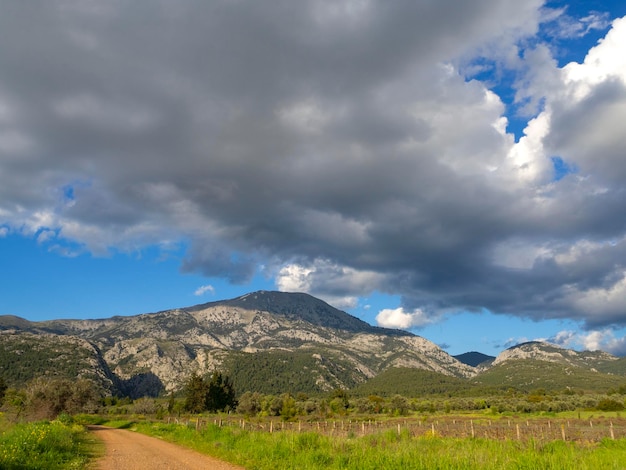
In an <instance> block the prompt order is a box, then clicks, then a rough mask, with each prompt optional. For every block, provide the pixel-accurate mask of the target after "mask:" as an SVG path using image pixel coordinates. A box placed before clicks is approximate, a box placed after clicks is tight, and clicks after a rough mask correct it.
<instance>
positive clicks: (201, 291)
mask: <svg viewBox="0 0 626 470" xmlns="http://www.w3.org/2000/svg"><path fill="white" fill-rule="evenodd" d="M207 292H208V293H210V294H215V288H214V287H213V286H212V285H210V284H206V285H204V286H200V287H198V288H197V289H196V290H195V292H194V293H193V295H197V296H201V295H204V294H206V293H207Z"/></svg>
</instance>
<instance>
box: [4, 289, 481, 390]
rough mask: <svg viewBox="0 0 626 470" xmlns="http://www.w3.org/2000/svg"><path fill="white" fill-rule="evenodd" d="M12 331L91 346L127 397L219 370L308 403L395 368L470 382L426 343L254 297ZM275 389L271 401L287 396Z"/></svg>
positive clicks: (331, 311) (300, 302)
mask: <svg viewBox="0 0 626 470" xmlns="http://www.w3.org/2000/svg"><path fill="white" fill-rule="evenodd" d="M7 323H9V321H7ZM10 323H11V326H12V327H13V328H14V330H16V331H26V332H30V333H31V334H54V335H58V336H73V337H77V338H81V339H83V340H85V341H88V342H89V343H90V344H92V345H93V346H94V347H95V348H97V350H99V351H101V353H102V357H103V358H104V360H105V361H106V364H107V365H108V367H109V368H110V369H111V370H112V371H113V372H114V373H115V374H116V376H117V377H119V378H120V379H121V380H122V381H125V382H126V383H127V384H131V388H132V384H133V383H134V381H135V380H138V379H137V378H141V377H152V378H153V379H155V380H156V383H157V384H162V387H164V388H165V390H176V389H179V388H180V387H181V386H182V385H183V384H184V382H185V380H186V378H187V377H188V376H189V375H190V374H191V373H192V372H194V371H197V372H200V373H205V372H209V371H212V370H214V369H216V368H220V369H225V370H227V371H228V370H229V369H230V371H231V372H232V373H233V375H237V374H238V375H237V377H238V381H239V383H235V386H236V387H238V388H239V390H240V391H245V390H248V389H252V387H253V386H254V384H255V383H256V384H258V383H261V382H262V383H264V384H266V383H267V380H263V379H262V378H263V377H266V376H267V371H268V370H274V371H281V372H280V374H279V375H281V376H282V377H283V379H284V380H287V381H288V382H289V381H290V383H292V384H293V390H292V391H295V392H297V391H305V392H308V393H315V392H322V391H327V390H331V389H333V388H337V387H341V388H349V387H352V386H353V385H356V384H358V383H361V382H364V381H365V380H367V379H368V378H371V377H374V376H376V375H377V374H379V373H380V372H382V371H384V370H386V369H388V368H391V367H409V368H417V369H424V370H430V371H433V372H438V373H442V374H446V375H451V376H457V377H469V376H471V375H472V374H473V373H474V371H473V369H472V368H471V367H469V366H466V365H465V364H462V363H460V362H459V361H457V360H456V359H454V358H453V357H452V356H450V355H448V354H447V353H446V352H444V351H443V350H441V349H440V348H439V347H437V346H436V345H435V344H434V343H432V342H430V341H428V340H426V339H424V338H421V337H419V336H416V335H413V334H411V333H408V332H404V331H397V330H387V329H383V328H376V327H373V326H371V325H369V324H367V323H365V322H363V321H361V320H359V319H357V318H355V317H353V316H351V315H348V314H347V313H345V312H342V311H340V310H337V309H335V308H333V307H331V306H330V305H328V304H327V303H325V302H323V301H321V300H319V299H316V298H314V297H312V296H310V295H307V294H292V293H282V292H267V291H260V292H254V293H251V294H247V295H244V296H241V297H237V298H235V299H230V300H225V301H219V302H211V303H207V304H202V305H196V306H193V307H189V308H181V309H174V310H167V311H163V312H157V313H151V314H143V315H137V316H131V317H112V318H108V319H101V320H54V321H46V322H26V321H25V322H20V321H17V320H15V319H12V320H11V321H10ZM0 325H1V323H0ZM259 358H262V359H263V362H261V363H259V362H258V360H259ZM255 361H257V362H256V366H254V367H248V366H246V364H255ZM245 370H247V371H248V373H247V375H245V374H243V373H240V372H241V371H245ZM307 375H308V376H311V377H315V380H311V379H310V378H307V377H306V376H307ZM298 377H301V378H300V379H298ZM294 378H295V379H294ZM283 379H281V380H283ZM284 380H283V382H284ZM278 382H281V381H277V384H278ZM141 383H142V384H144V386H145V384H146V382H145V381H143V382H141ZM148 383H149V382H148ZM281 383H282V382H281ZM277 387H278V385H277ZM277 387H276V388H275V389H272V391H273V393H278V392H281V391H284V390H280V389H278V388H277ZM299 387H304V388H306V390H305V389H302V390H299V389H298V388H299Z"/></svg>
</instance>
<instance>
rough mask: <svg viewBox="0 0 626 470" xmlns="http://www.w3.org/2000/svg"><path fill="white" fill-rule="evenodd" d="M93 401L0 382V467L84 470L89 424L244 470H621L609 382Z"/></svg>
mask: <svg viewBox="0 0 626 470" xmlns="http://www.w3.org/2000/svg"><path fill="white" fill-rule="evenodd" d="M411 384H414V385H413V388H411ZM99 390H100V389H98V387H97V386H96V385H95V384H94V383H93V382H90V381H89V380H87V379H81V380H74V381H70V380H67V379H62V378H45V377H40V378H38V379H35V380H33V381H31V382H29V383H28V384H27V386H25V387H24V388H20V389H17V388H12V387H7V386H6V385H5V384H4V382H3V381H2V380H1V379H0V469H9V470H11V469H40V468H41V469H44V468H45V469H55V468H89V466H90V465H91V463H92V462H93V459H94V458H95V457H96V456H97V455H99V453H101V451H102V449H101V448H99V447H98V443H97V441H96V440H95V439H94V437H93V436H92V435H91V434H90V433H88V432H87V431H86V428H85V425H88V424H103V423H104V424H107V425H110V426H113V427H119V428H129V429H132V430H135V431H139V432H142V433H146V434H149V435H154V436H158V437H160V438H162V439H166V440H170V441H173V442H177V443H180V444H182V445H185V446H188V447H191V448H194V449H196V450H199V451H201V452H205V453H208V454H211V455H214V456H216V457H219V458H222V459H225V460H228V461H230V462H233V463H236V464H239V465H242V466H244V467H246V468H254V469H266V468H267V469H269V468H272V469H274V468H277V467H280V468H286V469H287V468H294V469H296V468H297V469H318V468H320V469H321V468H324V469H334V468H337V469H339V468H341V469H353V468H354V469H369V468H371V469H374V468H376V469H396V468H398V469H400V468H401V469H422V468H424V469H426V468H428V469H474V468H475V469H479V468H480V469H508V468H516V469H517V468H541V469H570V468H571V469H574V468H575V469H585V468H588V469H605V468H606V469H613V468H616V469H617V468H626V411H625V403H626V383H621V382H620V383H613V382H611V383H610V384H607V388H606V389H605V390H604V391H599V390H598V389H597V388H596V389H595V390H593V391H589V390H583V389H571V388H565V389H561V390H556V389H544V388H534V389H527V390H521V389H518V388H514V387H507V388H502V387H499V388H498V387H497V386H495V385H486V384H475V385H474V386H472V387H467V386H465V387H464V386H463V384H462V383H461V382H460V381H459V380H457V379H454V378H445V377H443V378H442V377H440V376H438V375H436V374H432V373H427V372H424V371H415V370H408V369H406V370H405V369H394V370H390V371H389V372H388V373H387V374H386V376H385V380H372V381H371V382H370V383H367V384H364V385H363V386H361V387H355V388H354V389H353V390H349V391H348V390H342V389H336V390H333V391H331V392H327V393H325V394H318V395H307V394H305V393H295V394H294V393H281V394H263V393H259V392H255V391H246V392H244V393H239V394H237V393H236V390H235V385H234V384H233V381H232V380H231V379H230V378H229V377H228V376H226V375H223V374H222V373H220V372H214V373H212V374H209V375H207V376H200V375H192V376H191V377H190V379H189V380H188V382H187V383H186V384H184V386H183V388H182V390H181V391H180V392H179V393H178V394H169V395H166V396H162V397H157V398H152V397H141V398H136V399H131V398H129V397H113V396H104V395H103V393H102V392H100V391H99ZM394 391H395V392H396V393H394ZM397 392H401V393H397Z"/></svg>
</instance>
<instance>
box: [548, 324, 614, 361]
mask: <svg viewBox="0 0 626 470" xmlns="http://www.w3.org/2000/svg"><path fill="white" fill-rule="evenodd" d="M549 341H550V342H552V343H554V344H557V345H559V346H562V347H565V348H573V349H579V350H583V351H605V352H608V353H611V354H614V355H616V356H626V336H622V337H618V336H616V335H615V332H614V331H613V330H611V329H603V330H592V331H588V332H585V333H576V332H573V331H560V332H558V333H557V334H556V335H555V336H554V337H553V338H550V339H549Z"/></svg>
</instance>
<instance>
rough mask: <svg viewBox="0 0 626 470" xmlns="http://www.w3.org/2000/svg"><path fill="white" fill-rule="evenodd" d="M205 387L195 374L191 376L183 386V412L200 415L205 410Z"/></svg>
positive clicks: (200, 378) (202, 380)
mask: <svg viewBox="0 0 626 470" xmlns="http://www.w3.org/2000/svg"><path fill="white" fill-rule="evenodd" d="M206 394H207V385H206V383H205V382H204V379H203V378H202V377H201V376H200V375H198V374H197V373H195V372H194V373H193V374H191V377H189V380H188V381H187V383H186V384H185V406H184V407H185V411H189V412H191V413H202V412H203V411H205V410H206Z"/></svg>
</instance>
